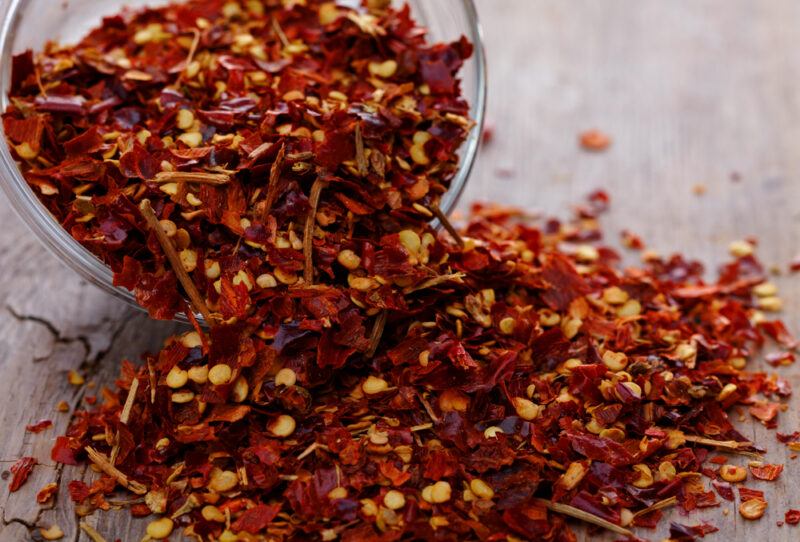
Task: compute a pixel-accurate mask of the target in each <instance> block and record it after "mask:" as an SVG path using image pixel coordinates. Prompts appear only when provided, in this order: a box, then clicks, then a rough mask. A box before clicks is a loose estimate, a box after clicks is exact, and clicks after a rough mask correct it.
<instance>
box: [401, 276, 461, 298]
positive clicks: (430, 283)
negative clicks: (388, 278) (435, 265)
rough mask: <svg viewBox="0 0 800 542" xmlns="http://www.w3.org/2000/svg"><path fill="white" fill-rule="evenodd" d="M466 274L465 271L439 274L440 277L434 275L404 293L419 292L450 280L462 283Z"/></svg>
mask: <svg viewBox="0 0 800 542" xmlns="http://www.w3.org/2000/svg"><path fill="white" fill-rule="evenodd" d="M465 276H466V275H464V273H451V274H448V275H439V276H438V277H433V278H430V279H428V280H426V281H425V282H421V283H420V284H418V285H416V286H414V287H409V288H406V289H404V290H403V293H404V294H413V293H414V292H419V291H420V290H425V289H427V288H432V287H434V286H438V285H439V284H444V283H445V282H450V281H453V282H456V283H458V284H461V283H462V282H463V281H462V280H461V279H463V278H464V277H465Z"/></svg>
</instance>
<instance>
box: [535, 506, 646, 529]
mask: <svg viewBox="0 0 800 542" xmlns="http://www.w3.org/2000/svg"><path fill="white" fill-rule="evenodd" d="M534 500H535V501H536V502H538V503H539V504H541V505H542V506H544V507H546V508H547V509H548V510H550V511H552V512H555V513H557V514H563V515H565V516H569V517H571V518H575V519H579V520H581V521H585V522H586V523H591V524H592V525H597V526H598V527H603V528H604V529H608V530H609V531H612V532H615V533H617V534H621V535H625V536H633V532H632V531H630V530H628V529H626V528H625V527H620V526H619V525H617V524H616V523H611V522H610V521H607V520H605V519H603V518H601V517H597V516H595V515H594V514H590V513H589V512H584V511H583V510H581V509H580V508H575V507H574V506H570V505H568V504H562V503H560V502H552V501H548V500H547V499H534Z"/></svg>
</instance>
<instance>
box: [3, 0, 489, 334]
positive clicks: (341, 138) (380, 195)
mask: <svg viewBox="0 0 800 542" xmlns="http://www.w3.org/2000/svg"><path fill="white" fill-rule="evenodd" d="M388 4H389V2H386V1H380V0H378V1H376V0H369V1H367V2H365V4H364V6H363V7H361V8H358V9H354V8H349V7H344V6H341V5H338V4H337V3H335V2H321V1H319V0H308V1H305V0H304V1H296V2H295V1H292V2H288V1H284V2H262V1H248V2H243V3H241V4H240V3H238V2H234V1H222V0H203V1H200V0H195V1H190V2H187V3H181V4H174V5H168V6H166V7H162V8H159V9H149V10H144V11H137V12H124V13H122V14H120V15H117V16H114V17H109V18H106V19H104V20H103V24H102V26H101V27H100V28H98V29H96V30H94V31H93V32H91V33H90V34H89V35H88V36H86V37H85V38H84V39H83V40H82V41H81V42H80V43H78V44H77V45H76V46H72V47H67V46H60V45H57V44H50V45H48V46H47V47H46V49H45V50H44V52H42V53H41V54H37V55H36V56H34V55H33V53H32V52H30V51H28V52H26V53H23V54H20V55H18V56H16V57H14V60H13V67H12V68H13V77H12V84H11V88H10V103H11V105H10V106H9V108H8V109H7V110H6V111H5V112H4V114H3V126H4V129H5V133H6V136H7V139H8V141H9V143H10V145H11V147H12V150H13V153H14V155H15V158H16V159H18V160H19V162H20V164H21V169H22V171H23V173H24V176H25V178H26V179H27V181H28V183H29V184H30V186H31V187H32V188H33V189H34V190H35V191H36V193H37V195H38V196H39V198H40V199H41V200H42V202H43V203H44V204H45V205H46V206H47V208H48V209H49V210H50V211H51V212H52V214H53V215H54V216H55V217H56V218H57V219H58V220H59V222H60V223H61V224H62V225H63V227H64V228H65V229H66V230H67V231H69V232H70V234H71V235H72V236H73V237H74V238H75V239H77V240H78V241H79V242H80V243H82V244H83V245H84V246H85V247H87V248H89V249H90V250H91V251H92V252H93V253H94V254H96V255H97V256H99V257H100V258H101V259H102V260H103V261H104V262H106V263H107V264H108V265H109V266H110V267H111V268H112V269H113V271H114V281H115V284H116V285H118V286H123V287H125V288H128V289H130V290H132V291H133V292H134V293H135V295H136V299H137V301H138V302H139V304H141V305H142V306H143V307H145V308H147V309H148V310H149V311H150V314H151V316H153V317H155V318H160V319H171V318H172V317H173V316H174V315H175V313H176V312H181V311H184V310H186V306H185V302H184V297H188V299H189V302H190V304H191V308H192V309H193V311H194V312H196V313H199V314H202V315H203V316H204V317H205V318H206V320H209V321H210V320H230V319H233V318H237V319H243V318H246V317H249V316H253V315H254V314H256V313H257V312H258V310H259V307H262V308H263V306H264V305H269V302H264V300H265V298H267V299H269V298H270V297H271V293H270V292H271V290H272V289H273V288H275V287H276V286H281V287H287V286H289V287H291V286H294V285H296V284H303V285H305V286H311V285H313V284H318V283H326V284H339V285H341V284H344V285H345V286H347V285H348V281H349V284H353V283H355V284H356V285H360V286H361V287H362V288H361V289H362V290H363V289H364V288H365V287H366V286H367V285H368V283H365V282H364V281H363V280H361V279H363V277H362V276H361V273H362V269H363V268H362V267H361V266H360V265H359V260H357V259H356V258H355V256H354V252H367V253H369V250H370V248H369V242H370V241H371V240H372V239H376V238H380V236H381V235H388V234H396V233H398V232H399V231H401V230H403V229H404V228H405V227H407V226H408V225H410V224H411V225H416V226H417V227H419V226H421V225H422V224H424V223H426V222H427V221H429V220H430V219H431V218H432V217H433V216H435V215H436V214H437V213H439V210H438V209H439V207H438V206H439V203H440V200H441V198H442V195H443V194H444V193H445V191H446V189H447V187H448V186H449V184H450V182H451V180H452V179H453V177H454V175H455V173H456V172H457V169H458V167H459V159H458V155H457V151H458V149H459V147H460V145H461V144H462V143H463V142H464V140H465V139H466V137H467V135H468V134H469V131H470V130H471V128H472V123H471V121H470V120H468V118H467V115H468V104H467V103H466V101H465V100H464V99H463V98H462V96H461V89H460V83H459V80H458V78H457V72H458V71H459V69H460V68H461V66H462V64H463V63H464V61H465V60H466V59H468V58H469V57H470V56H471V55H472V50H473V48H472V45H471V44H470V43H469V42H468V41H467V40H466V39H465V38H462V39H461V40H460V41H457V42H455V43H452V44H430V43H428V42H427V40H426V34H425V30H424V29H422V28H420V27H419V26H417V25H416V23H415V22H414V21H413V20H412V18H411V14H410V11H409V9H408V7H404V8H402V9H399V10H396V9H392V8H390V7H389V6H388ZM362 261H363V263H364V266H367V265H369V263H370V260H368V258H366V257H365V258H362ZM349 275H352V277H350V276H349ZM179 282H180V288H179V284H178V283H179ZM357 289H358V288H357Z"/></svg>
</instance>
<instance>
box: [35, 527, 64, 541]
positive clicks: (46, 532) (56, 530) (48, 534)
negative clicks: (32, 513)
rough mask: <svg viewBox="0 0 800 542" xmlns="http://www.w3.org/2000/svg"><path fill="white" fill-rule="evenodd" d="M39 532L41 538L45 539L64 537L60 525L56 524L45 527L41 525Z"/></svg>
mask: <svg viewBox="0 0 800 542" xmlns="http://www.w3.org/2000/svg"><path fill="white" fill-rule="evenodd" d="M39 534H41V535H42V538H44V539H45V540H61V539H62V538H64V531H62V530H61V527H59V526H58V525H51V526H50V527H49V528H47V529H45V528H44V527H41V528H40V529H39Z"/></svg>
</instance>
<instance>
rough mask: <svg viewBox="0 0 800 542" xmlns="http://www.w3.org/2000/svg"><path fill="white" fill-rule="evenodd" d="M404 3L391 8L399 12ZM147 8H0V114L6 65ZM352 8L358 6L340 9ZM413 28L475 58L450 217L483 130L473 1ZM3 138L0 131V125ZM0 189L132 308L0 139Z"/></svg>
mask: <svg viewBox="0 0 800 542" xmlns="http://www.w3.org/2000/svg"><path fill="white" fill-rule="evenodd" d="M405 1H406V0H397V1H395V2H394V3H395V4H397V5H402V4H403V3H405ZM164 3H165V2H153V1H148V0H102V1H98V0H0V14H2V27H0V89H2V94H0V108H2V110H3V111H5V109H6V106H7V105H8V89H9V86H10V80H11V77H10V76H11V57H12V55H14V54H17V53H20V52H22V51H25V50H26V49H33V50H34V51H38V50H41V49H42V48H43V46H44V44H45V43H46V42H47V41H57V42H61V43H74V42H76V41H78V40H79V39H80V38H81V37H82V36H84V35H85V34H86V33H87V32H88V31H89V30H91V29H92V28H94V27H96V26H97V25H99V23H100V21H101V19H102V18H103V17H106V16H109V15H113V14H115V13H118V12H119V11H120V10H121V9H122V8H123V7H130V8H134V9H135V8H140V7H144V6H153V5H159V4H164ZM341 3H343V4H350V5H353V4H356V5H357V4H358V3H359V2H358V0H347V1H342V2H341ZM408 3H409V4H410V5H411V9H412V12H413V14H414V17H415V19H416V20H417V21H419V22H420V23H421V24H422V25H424V26H426V27H427V28H428V30H429V39H430V40H431V41H432V42H442V41H454V40H456V39H458V38H459V37H460V36H462V35H465V36H467V38H468V39H469V40H470V41H472V42H473V43H474V44H475V45H476V47H475V54H474V55H473V57H472V58H471V59H470V60H469V61H468V63H467V64H466V65H465V66H464V69H463V71H462V74H461V77H462V86H463V91H464V95H465V97H466V98H467V100H468V101H469V103H470V107H471V109H470V115H471V117H472V119H473V120H474V121H475V123H476V124H475V128H474V129H473V130H472V133H471V134H470V137H469V138H468V140H467V141H466V142H465V143H464V145H463V147H462V149H461V168H460V170H459V172H458V174H457V176H456V178H455V179H454V180H453V183H452V185H451V188H450V190H449V191H448V193H447V194H446V195H445V196H444V199H443V201H442V205H441V206H442V210H443V211H445V212H449V211H450V210H452V209H453V208H454V207H455V205H456V203H457V201H458V198H459V196H460V195H461V192H462V191H463V189H464V186H465V184H466V181H467V178H468V177H469V174H470V171H471V170H472V165H473V162H474V161H475V156H476V154H477V151H478V145H479V143H480V137H481V132H482V129H483V119H484V108H485V104H486V64H485V57H484V52H483V46H482V37H481V30H480V26H479V24H478V17H477V12H476V10H475V6H474V4H473V2H472V0H409V1H408ZM0 130H2V125H0ZM0 187H2V189H3V191H4V192H5V194H6V196H7V197H8V199H9V201H10V202H11V204H12V206H13V207H14V209H15V210H16V212H17V214H18V215H19V216H20V217H21V218H22V220H23V221H24V222H25V223H26V224H27V225H28V227H29V228H30V229H31V231H33V233H34V234H35V235H36V236H37V237H38V238H39V239H40V240H41V242H42V243H44V245H45V246H46V247H47V248H48V249H50V250H51V251H52V252H53V253H54V254H56V255H57V256H58V257H59V258H60V259H61V260H62V261H63V262H64V263H66V264H67V265H68V266H69V267H71V268H72V269H74V270H75V271H77V272H78V273H80V274H81V275H82V276H83V277H84V278H85V279H86V280H88V281H89V282H91V283H93V284H96V285H97V286H100V287H101V288H103V289H104V290H106V291H108V292H110V293H111V294H113V295H114V296H116V297H119V298H121V299H123V300H125V301H127V302H128V303H131V304H132V305H135V306H138V305H136V302H135V301H134V298H133V294H132V293H131V292H129V291H128V290H125V289H122V288H117V287H115V286H114V285H113V283H112V272H111V269H110V268H108V267H107V266H106V265H105V264H104V263H103V262H101V261H100V260H99V259H98V258H97V257H95V256H94V255H93V254H92V253H91V252H89V251H88V250H87V249H85V248H84V247H82V246H81V245H80V244H79V243H78V242H76V241H75V240H74V239H73V238H72V237H71V236H70V234H69V233H68V232H67V231H66V230H64V229H63V228H62V227H61V225H60V224H59V223H58V222H57V221H56V220H55V219H54V218H53V217H52V215H50V213H49V212H48V211H47V209H45V207H44V206H43V205H42V204H41V203H39V200H38V198H37V197H36V195H35V194H34V193H33V191H32V190H31V189H30V187H29V186H28V184H27V182H26V181H25V179H24V177H23V176H22V174H21V173H20V171H19V169H18V168H17V165H16V163H15V162H14V159H13V158H12V156H11V153H10V151H9V149H8V145H7V143H6V139H5V136H3V137H0Z"/></svg>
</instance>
